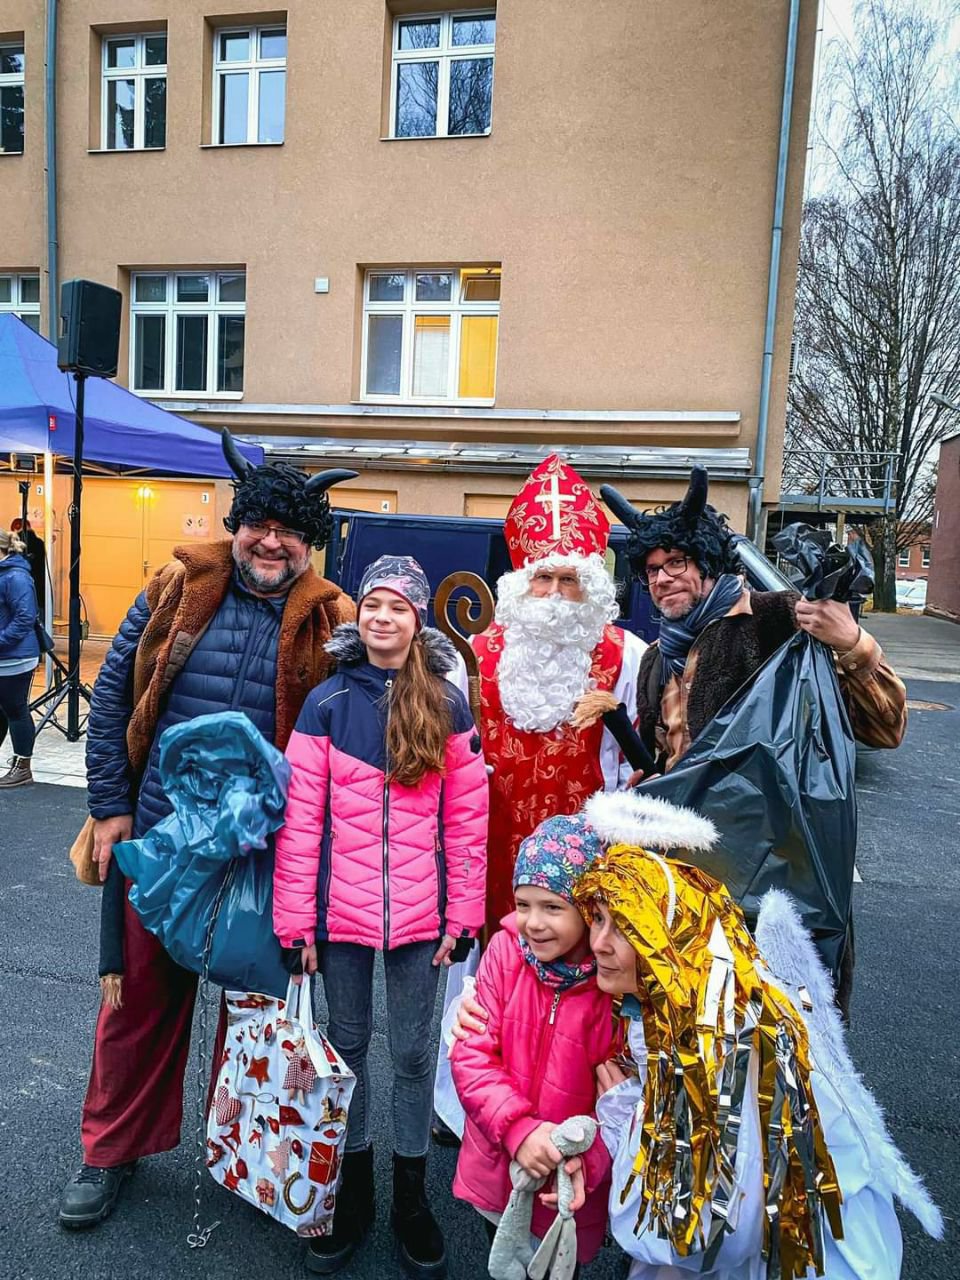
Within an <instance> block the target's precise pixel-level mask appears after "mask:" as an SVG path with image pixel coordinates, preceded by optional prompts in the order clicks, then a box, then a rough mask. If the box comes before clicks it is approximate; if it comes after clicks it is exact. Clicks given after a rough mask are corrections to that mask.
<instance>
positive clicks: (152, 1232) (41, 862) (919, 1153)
mask: <svg viewBox="0 0 960 1280" xmlns="http://www.w3.org/2000/svg"><path fill="white" fill-rule="evenodd" d="M956 635H957V639H958V641H960V629H956ZM908 638H909V636H908ZM884 643H885V645H886V646H887V648H888V650H889V648H890V644H889V642H888V641H887V638H886V636H885V637H884ZM951 643H952V641H951ZM908 685H909V691H910V695H911V698H912V699H913V700H914V701H916V702H918V703H919V702H926V703H938V704H942V705H943V706H944V707H945V708H946V709H944V710H914V711H912V712H911V723H910V728H909V732H908V736H907V740H906V742H905V744H904V745H903V747H901V749H900V750H899V751H897V752H865V753H863V755H862V756H861V759H860V769H859V773H860V792H861V839H860V850H859V856H858V865H859V868H860V872H861V875H862V877H863V884H862V885H858V886H857V890H856V895H857V896H856V913H857V976H856V985H855V992H854V1002H853V1028H852V1033H851V1047H852V1050H853V1054H854V1057H855V1060H856V1062H857V1065H858V1067H859V1068H860V1070H861V1071H862V1072H863V1074H864V1076H865V1078H866V1079H867V1081H868V1083H869V1084H870V1085H871V1087H872V1088H873V1089H874V1091H875V1092H876V1094H877V1096H878V1098H879V1100H880V1101H881V1103H882V1104H883V1106H884V1109H885V1110H886V1113H887V1118H888V1121H889V1124H890V1127H891V1129H892V1131H893V1133H894V1136H895V1138H896V1140H897V1141H898V1142H899V1143H900V1145H901V1147H902V1149H903V1151H904V1152H905V1153H906V1155H907V1156H908V1158H909V1159H910V1160H911V1162H912V1163H913V1165H914V1168H915V1169H917V1171H918V1172H920V1173H921V1174H922V1176H923V1177H924V1178H925V1180H926V1182H927V1185H928V1186H929V1188H930V1190H931V1192H932V1194H933V1195H934V1197H935V1198H936V1199H937V1201H938V1203H939V1204H940V1205H941V1207H942V1209H943V1210H944V1213H945V1215H946V1217H947V1220H948V1235H947V1239H946V1240H945V1241H944V1242H942V1243H936V1242H934V1241H930V1240H928V1239H927V1238H926V1237H925V1236H924V1235H923V1233H922V1231H921V1230H920V1228H919V1227H918V1226H917V1225H916V1224H915V1223H914V1221H913V1219H911V1218H909V1217H908V1216H907V1215H901V1220H902V1222H903V1227H904V1251H905V1257H904V1267H903V1276H904V1277H905V1278H907V1280H948V1278H950V1280H952V1278H954V1277H956V1276H957V1275H958V1273H960V1264H958V1261H957V1247H958V1243H960V1237H958V1231H957V1218H958V1215H960V1190H958V1187H960V1131H958V1130H960V1124H958V1114H957V1097H958V1092H957V1081H958V1079H960V1050H958V1038H957V1027H958V1026H960V994H958V993H960V980H958V979H960V974H958V968H957V936H958V935H957V920H958V918H960V860H958V859H957V858H956V854H955V850H956V840H957V831H958V819H960V711H958V710H957V707H958V704H960V690H958V688H957V685H956V683H952V682H942V681H927V680H911V681H909V682H908ZM83 816H84V794H83V792H82V791H81V790H78V789H71V788H68V787H61V786H43V785H37V786H34V787H33V788H25V789H23V790H20V791H17V792H14V793H7V794H3V795H2V796H0V921H2V940H3V946H2V951H0V992H2V997H3V1006H4V1009H5V1010H6V1012H5V1014H4V1016H3V1035H2V1038H0V1040H2V1043H3V1045H4V1046H5V1050H4V1054H3V1077H2V1084H0V1150H2V1152H3V1168H4V1172H5V1177H4V1180H3V1194H2V1206H3V1207H2V1209H0V1277H2V1278H3V1280H6V1278H7V1277H10V1278H11V1280H14V1278H15V1280H49V1278H51V1277H53V1278H54V1280H61V1278H62V1280H67V1278H68V1277H69V1278H71V1280H72V1278H76V1280H81V1278H82V1280H114V1278H115V1280H121V1278H122V1280H141V1277H142V1278H143V1280H147V1278H149V1280H167V1278H168V1277H170V1278H171V1280H172V1278H173V1277H177V1278H178V1280H180V1278H181V1277H184V1278H188V1277H191V1276H198V1277H200V1276H202V1277H204V1278H205V1280H207V1278H209V1280H221V1278H223V1280H226V1278H227V1277H230V1280H234V1278H236V1277H239V1278H240V1280H251V1278H260V1277H270V1278H271V1280H286V1278H287V1277H301V1276H303V1275H305V1272H304V1269H303V1265H302V1255H301V1252H300V1249H301V1247H300V1246H299V1245H298V1243H297V1241H296V1240H295V1238H294V1236H293V1235H292V1234H291V1233H290V1232H289V1231H287V1230H285V1229H284V1228H282V1227H280V1226H277V1225H276V1224H274V1223H272V1222H270V1221H268V1220H267V1219H266V1218H264V1217H262V1216H261V1215H260V1214H258V1213H256V1212H255V1211H254V1210H253V1209H250V1208H247V1207H246V1206H244V1205H243V1204H242V1203H241V1202H240V1201H239V1200H238V1199H236V1198H235V1197H234V1196H231V1195H229V1194H228V1193H227V1192H225V1191H223V1190H221V1189H220V1188H219V1187H216V1186H215V1185H214V1184H213V1183H212V1182H211V1181H210V1180H209V1179H206V1178H205V1179H204V1192H203V1195H204V1200H203V1220H204V1223H207V1222H210V1221H214V1220H219V1221H220V1223H221V1225H220V1226H219V1227H218V1228H217V1230H216V1231H215V1232H214V1233H213V1235H212V1236H211V1239H210V1243H209V1244H208V1246H207V1247H206V1249H205V1250H203V1251H202V1253H198V1252H193V1251H191V1250H190V1249H189V1248H188V1247H187V1244H186V1240H185V1237H186V1235H187V1233H188V1231H189V1230H190V1228H191V1221H192V1176H193V1156H194V1151H193V1147H192V1145H191V1142H190V1138H189V1132H190V1124H189V1121H188V1122H187V1123H186V1124H185V1127H184V1132H185V1141H184V1144H183V1145H182V1146H181V1147H180V1149H179V1150H178V1151H175V1152H170V1153H168V1154H166V1155H162V1156H157V1157H154V1158H152V1159H150V1160H146V1161H144V1162H142V1163H141V1165H140V1167H139V1168H138V1170H137V1172H136V1174H135V1175H134V1177H133V1179H132V1180H131V1181H130V1182H129V1183H128V1184H127V1187H126V1190H125V1193H124V1197H123V1200H122V1202H121V1204H120V1207H119V1208H118V1210H117V1212H116V1213H115V1215H114V1216H113V1217H112V1218H110V1219H109V1220H108V1221H107V1222H105V1223H103V1224H102V1225H101V1226H100V1227H99V1228H97V1229H96V1230H94V1231H89V1232H85V1233H78V1234H69V1233H66V1232H63V1231H62V1230H61V1229H60V1228H59V1227H58V1225H57V1222H56V1209H57V1200H58V1196H59V1193H60V1189H61V1186H62V1185H63V1183H64V1182H65V1181H66V1179H67V1178H68V1177H69V1176H70V1175H71V1173H72V1172H73V1171H74V1169H75V1168H76V1166H77V1164H78V1163H79V1160H80V1149H79V1139H78V1117H79V1109H80V1103H81V1100H82V1097H83V1093H84V1089H85V1085H86V1079H87V1071H88V1067H89V1055H90V1044H91V1036H92V1029H93V1024H94V1019H95V1016H96V1010H97V1004H98V988H97V984H96V978H95V972H96V955H97V918H98V894H97V891H96V890H93V889H89V888H86V887H84V886H82V885H80V884H78V883H77V881H76V880H75V879H74V877H73V871H72V868H71V867H70V866H69V864H68V862H67V860H66V850H67V848H68V847H69V845H70V843H71V841H72V839H73V836H74V835H75V833H76V831H77V829H78V828H79V826H80V824H81V821H82V819H83ZM377 998H378V1008H377V1012H376V1026H377V1028H378V1029H377V1031H376V1032H375V1036H374V1044H373V1053H372V1062H373V1074H374V1081H375V1089H374V1093H375V1097H376V1107H377V1114H376V1124H375V1130H374V1131H375V1132H376V1133H377V1134H382V1137H381V1138H379V1139H378V1142H377V1147H376V1151H377V1179H378V1186H379V1187H380V1188H381V1196H380V1200H379V1205H378V1214H377V1224H376V1229H375V1231H374V1233H373V1234H372V1236H371V1238H370V1239H369V1240H368V1241H367V1242H366V1243H365V1245H364V1246H363V1248H362V1250H361V1251H360V1252H359V1253H358V1254H357V1255H356V1257H355V1260H354V1261H353V1262H352V1264H351V1265H350V1266H349V1267H348V1268H347V1269H345V1270H344V1271H343V1272H342V1273H341V1275H342V1276H343V1277H344V1280H374V1278H376V1280H391V1278H392V1277H394V1276H400V1275H401V1274H402V1273H401V1271H400V1268H399V1265H398V1263H397V1260H396V1255H395V1253H394V1250H393V1245H392V1240H391V1236H390V1230H389V1195H388V1190H389V1150H390V1141H389V1126H390V1121H389V1102H388V1078H389V1072H388V1062H387V1049H386V1038H385V1033H384V1030H383V1028H384V1014H383V1006H382V1002H383V985H382V975H381V978H380V980H379V981H378V997H377ZM194 1090H195V1072H194V1070H193V1069H191V1071H190V1072H189V1073H188V1084H187V1105H188V1114H189V1108H192V1105H193V1099H194V1097H195V1092H194ZM454 1162H455V1153H451V1152H449V1151H442V1150H436V1149H435V1150H434V1152H433V1153H432V1154H431V1164H430V1174H429V1182H430V1191H431V1194H432V1199H433V1204H434V1206H435V1208H436V1210H437V1212H438V1216H439V1218H440V1220H441V1222H442V1225H443V1228H444V1231H445V1232H446V1236H447V1240H448V1245H449V1254H450V1271H449V1274H450V1276H451V1277H452V1280H466V1278H467V1277H470V1278H471V1280H473V1278H474V1277H482V1276H484V1275H485V1274H486V1267H485V1248H484V1241H485V1236H484V1232H483V1229H482V1227H481V1225H480V1223H479V1221H478V1219H477V1218H476V1216H475V1215H474V1213H473V1212H472V1210H470V1209H468V1208H467V1207H466V1206H464V1205H463V1204H460V1203H459V1202H457V1201H455V1200H454V1199H453V1198H452V1196H451V1194H450V1190H449V1188H450V1183H451V1180H452V1175H453V1166H454ZM622 1274H623V1267H622V1259H621V1258H620V1257H619V1256H618V1255H617V1253H616V1251H615V1250H614V1249H607V1250H604V1251H603V1252H602V1253H601V1255H600V1257H599V1258H598V1259H597V1260H596V1261H595V1262H594V1263H593V1264H592V1265H591V1266H590V1267H589V1268H588V1269H587V1270H586V1272H585V1280H614V1277H620V1276H621V1275H622Z"/></svg>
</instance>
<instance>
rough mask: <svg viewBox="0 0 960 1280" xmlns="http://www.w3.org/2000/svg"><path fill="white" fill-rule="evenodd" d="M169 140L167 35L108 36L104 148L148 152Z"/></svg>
mask: <svg viewBox="0 0 960 1280" xmlns="http://www.w3.org/2000/svg"><path fill="white" fill-rule="evenodd" d="M166 140H167V36H166V32H162V31H155V32H150V33H149V34H147V35H129V36H108V37H105V38H104V41H103V128H102V134H101V140H100V145H101V146H102V147H103V149H104V150H105V151H149V150H155V149H158V148H160V147H163V146H165V145H166Z"/></svg>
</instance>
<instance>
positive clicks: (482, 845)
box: [273, 623, 487, 949]
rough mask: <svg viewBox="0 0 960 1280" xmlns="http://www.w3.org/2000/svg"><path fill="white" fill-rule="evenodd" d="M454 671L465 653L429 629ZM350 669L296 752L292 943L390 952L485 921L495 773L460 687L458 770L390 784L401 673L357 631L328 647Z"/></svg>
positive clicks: (283, 870) (280, 929) (289, 836)
mask: <svg viewBox="0 0 960 1280" xmlns="http://www.w3.org/2000/svg"><path fill="white" fill-rule="evenodd" d="M423 634H424V638H425V640H426V642H427V652H428V661H429V663H430V666H431V669H432V670H434V672H435V673H436V674H443V673H444V672H445V671H446V670H448V669H449V668H448V666H447V665H446V664H447V663H449V664H450V665H451V666H452V664H453V662H454V661H455V659H454V658H453V656H452V655H453V650H452V646H450V644H449V641H447V640H446V639H445V637H443V636H442V635H441V634H440V633H439V632H434V631H432V629H431V628H427V629H426V630H425V631H424V633H423ZM327 648H328V650H329V651H330V652H331V653H332V654H333V655H334V656H335V657H336V658H337V660H338V664H339V665H338V670H337V672H336V674H335V675H333V676H331V677H330V679H328V680H324V682H323V683H322V684H320V685H318V686H317V688H316V689H314V690H313V692H312V693H310V694H309V696H308V697H307V700H306V702H305V703H304V705H303V710H302V711H301V713H300V718H299V719H298V721H297V725H296V728H295V730H294V732H293V734H292V735H291V738H290V742H289V744H288V746H287V752H286V755H287V759H288V760H289V762H290V764H291V766H292V776H291V780H290V790H289V794H288V798H287V811H286V820H285V825H284V826H283V828H282V829H281V831H280V832H279V833H278V835H277V842H276V861H275V867H274V887H273V924H274V929H275V931H276V934H277V937H278V938H279V939H280V942H281V943H282V945H283V946H286V947H289V946H296V945H309V944H310V943H311V942H314V941H318V942H325V941H329V942H355V943H359V944H361V945H362V946H367V947H376V948H378V949H390V948H393V947H400V946H403V945H404V944H406V943H409V942H426V941H429V940H430V939H433V938H439V937H440V935H441V934H442V933H444V932H446V933H449V934H451V935H452V936H454V937H461V936H469V937H472V936H473V935H474V934H475V933H476V932H477V931H478V930H479V928H480V926H481V925H482V924H483V918H484V894H485V888H486V859H487V854H486V848H487V775H486V769H485V767H484V763H483V756H482V754H481V751H480V739H479V735H478V734H477V731H476V729H475V727H474V724H473V720H472V718H471V716H470V712H469V710H468V708H467V705H466V702H465V700H464V698H463V695H462V694H461V693H460V691H459V690H458V689H457V688H456V687H455V686H454V685H452V684H448V685H447V690H448V698H449V701H450V706H451V714H452V721H453V732H452V733H451V734H450V737H449V739H448V741H447V750H446V770H445V772H444V774H443V776H442V777H441V776H440V775H439V774H429V775H427V776H426V777H425V778H424V779H423V781H422V782H421V783H420V785H419V786H417V787H403V786H400V785H398V784H397V783H395V782H390V783H388V782H387V778H386V767H385V747H384V740H385V734H386V715H387V706H388V703H389V691H390V688H391V686H392V680H393V677H394V676H395V675H396V672H395V671H387V670H384V669H383V668H380V667H374V666H372V665H371V664H370V663H368V662H367V661H366V652H365V650H364V648H363V645H362V644H361V643H360V639H359V635H358V633H357V629H356V627H355V626H354V624H352V623H348V624H346V625H344V626H341V627H338V628H337V630H336V632H335V633H334V638H333V640H332V641H331V642H330V644H329V645H328V646H327Z"/></svg>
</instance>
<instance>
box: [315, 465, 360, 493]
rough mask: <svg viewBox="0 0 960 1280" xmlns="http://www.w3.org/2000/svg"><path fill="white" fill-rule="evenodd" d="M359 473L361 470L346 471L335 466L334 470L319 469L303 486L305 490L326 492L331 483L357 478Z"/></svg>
mask: <svg viewBox="0 0 960 1280" xmlns="http://www.w3.org/2000/svg"><path fill="white" fill-rule="evenodd" d="M359 474H360V472H359V471H344V470H343V469H342V468H341V469H339V470H338V469H336V468H335V469H334V470H333V471H318V472H317V474H316V475H315V476H311V477H310V479H309V480H308V481H307V483H306V484H305V485H304V486H303V488H304V492H305V493H326V491H327V490H328V489H329V488H330V487H331V485H335V484H340V482H341V481H343V480H356V478H357V476H358V475H359Z"/></svg>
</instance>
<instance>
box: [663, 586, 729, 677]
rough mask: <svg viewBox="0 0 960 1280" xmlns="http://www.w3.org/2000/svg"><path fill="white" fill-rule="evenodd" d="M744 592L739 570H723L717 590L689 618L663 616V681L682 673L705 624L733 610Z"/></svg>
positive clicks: (694, 609) (697, 606) (715, 588)
mask: <svg viewBox="0 0 960 1280" xmlns="http://www.w3.org/2000/svg"><path fill="white" fill-rule="evenodd" d="M742 593H743V582H742V580H741V578H740V576H739V574H736V573H722V574H721V575H720V577H719V578H718V579H717V581H716V582H715V583H714V586H713V590H712V591H711V592H710V594H709V595H708V596H706V597H705V598H704V599H703V600H701V601H700V603H699V604H698V605H696V606H695V607H694V608H693V609H691V610H690V612H689V613H688V614H687V616H686V617H685V618H677V619H676V621H671V619H670V618H661V620H660V640H659V644H660V654H661V663H660V683H661V684H662V685H663V684H666V682H667V681H668V680H669V678H670V676H672V675H674V676H682V675H683V669H684V667H685V666H686V664H687V654H688V653H689V652H690V646H691V645H692V644H693V642H694V640H696V638H697V636H698V635H700V633H701V631H703V629H704V627H706V626H707V625H708V624H709V623H711V622H714V621H715V620H716V619H717V618H723V617H725V616H726V614H728V613H729V612H730V610H731V609H732V608H733V606H734V605H735V604H736V603H737V601H738V600H739V599H740V596H741V594H742Z"/></svg>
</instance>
